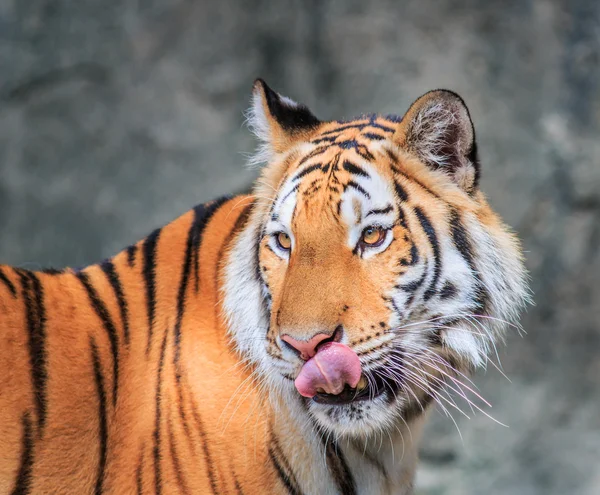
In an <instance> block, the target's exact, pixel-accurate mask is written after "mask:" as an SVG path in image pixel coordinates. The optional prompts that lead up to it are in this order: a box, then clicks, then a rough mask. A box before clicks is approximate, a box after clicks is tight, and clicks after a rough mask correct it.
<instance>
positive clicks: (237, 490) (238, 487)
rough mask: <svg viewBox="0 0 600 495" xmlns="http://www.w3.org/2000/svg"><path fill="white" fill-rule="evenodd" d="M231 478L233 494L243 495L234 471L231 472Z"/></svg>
mask: <svg viewBox="0 0 600 495" xmlns="http://www.w3.org/2000/svg"><path fill="white" fill-rule="evenodd" d="M231 477H232V478H233V484H234V485H235V493H237V495H244V491H243V490H242V486H241V485H240V482H239V481H238V479H237V476H236V475H235V471H234V470H233V469H232V470H231Z"/></svg>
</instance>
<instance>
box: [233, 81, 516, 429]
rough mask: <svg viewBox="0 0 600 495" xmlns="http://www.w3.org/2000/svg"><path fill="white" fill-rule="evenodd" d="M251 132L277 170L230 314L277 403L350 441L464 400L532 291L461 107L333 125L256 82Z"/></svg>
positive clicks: (451, 100) (261, 185) (245, 241)
mask: <svg viewBox="0 0 600 495" xmlns="http://www.w3.org/2000/svg"><path fill="white" fill-rule="evenodd" d="M249 123H250V125H251V127H252V129H253V130H254V132H255V134H256V135H257V137H258V139H259V140H260V143H261V145H260V148H259V151H258V154H257V158H256V161H260V162H265V163H266V165H265V167H264V168H263V171H262V176H261V178H260V179H259V180H258V181H257V184H256V186H255V190H254V197H255V204H254V207H253V209H252V211H251V213H250V218H249V219H248V222H247V227H246V228H245V229H244V230H243V231H242V232H241V233H240V235H239V236H238V238H237V239H236V241H235V243H234V246H233V248H232V250H231V252H230V254H229V258H228V260H229V261H228V265H227V267H226V269H225V283H224V309H225V313H226V317H227V318H228V321H229V324H230V331H231V336H232V339H233V341H234V342H235V344H236V346H237V348H238V350H239V351H240V352H241V353H242V355H243V356H244V357H245V358H246V359H247V360H248V361H250V362H251V363H253V364H254V365H255V367H256V372H257V374H258V376H259V377H260V378H261V379H262V380H263V382H264V384H266V386H267V387H268V389H269V390H270V391H271V393H273V394H278V396H280V397H283V398H284V400H286V401H290V402H299V403H301V404H302V406H303V407H304V409H305V411H306V412H307V413H308V414H309V415H310V416H311V417H312V418H313V419H314V420H315V421H316V422H317V423H318V424H319V425H320V427H321V428H323V429H324V430H326V431H330V432H334V433H335V434H337V435H349V436H361V435H370V434H372V433H373V432H376V431H384V430H386V429H389V428H394V426H395V425H397V424H398V422H402V421H405V422H406V421H410V420H411V419H412V418H414V416H415V415H418V414H419V413H420V412H422V411H423V410H424V409H425V407H426V406H427V404H428V403H429V402H432V401H434V400H435V401H437V402H439V403H440V404H441V405H442V406H444V400H447V399H446V398H445V393H446V390H447V387H449V388H450V389H454V390H457V389H458V390H459V393H460V390H462V391H463V393H464V392H465V389H464V387H465V383H464V380H462V379H461V376H463V375H462V374H463V373H464V372H466V371H468V370H470V369H471V368H474V367H477V366H483V365H485V364H486V362H487V359H488V355H489V352H490V350H491V349H493V348H494V345H495V343H496V341H497V340H499V339H500V338H501V337H502V334H503V331H504V329H505V327H506V326H508V325H511V324H512V323H513V322H514V321H515V319H516V318H517V316H518V313H519V310H520V309H521V307H522V306H523V304H524V303H525V302H526V301H527V297H528V295H527V294H528V293H527V287H526V282H525V271H524V268H523V260H522V255H521V250H520V247H519V244H518V241H517V240H516V238H515V237H514V236H513V235H512V234H511V233H510V232H509V231H508V229H507V228H506V227H505V226H504V224H503V223H502V222H501V220H500V219H499V218H498V217H497V216H496V214H494V213H493V211H492V210H491V209H490V207H489V206H488V204H487V202H486V200H485V198H484V196H483V194H482V193H481V192H480V190H479V175H480V172H479V161H478V157H477V148H476V143H475V132H474V128H473V124H472V122H471V118H470V116H469V112H468V110H467V108H466V106H465V104H464V102H463V100H462V99H461V98H460V97H459V96H458V95H456V94H455V93H452V92H450V91H443V90H438V91H432V92H429V93H426V94H425V95H423V96H422V97H420V98H419V99H418V100H416V102H415V103H413V105H412V106H411V107H410V108H409V110H408V111H407V112H406V114H405V115H404V117H402V118H399V117H395V116H385V117H384V116H378V115H365V116H361V117H359V118H356V119H353V120H348V121H320V120H319V119H317V117H315V116H314V115H313V114H312V113H311V112H310V111H309V110H308V109H307V108H306V107H305V106H303V105H299V104H297V103H295V102H293V101H292V100H290V99H288V98H286V97H283V96H281V95H279V94H278V93H276V92H274V91H273V90H272V89H270V88H269V87H268V86H267V85H266V84H265V83H264V82H263V81H261V80H257V81H256V83H255V85H254V91H253V105H252V108H251V110H250V113H249ZM445 387H446V388H445Z"/></svg>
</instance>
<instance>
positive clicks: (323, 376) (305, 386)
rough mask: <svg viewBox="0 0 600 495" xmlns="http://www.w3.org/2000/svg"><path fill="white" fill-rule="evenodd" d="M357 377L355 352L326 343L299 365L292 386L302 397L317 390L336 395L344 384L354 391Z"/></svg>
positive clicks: (336, 344)
mask: <svg viewBox="0 0 600 495" xmlns="http://www.w3.org/2000/svg"><path fill="white" fill-rule="evenodd" d="M360 375H361V368H360V361H359V359H358V356H357V355H356V353H355V352H354V351H353V350H352V349H350V347H348V346H347V345H344V344H340V343H339V342H327V343H326V344H323V345H322V346H321V347H319V350H318V351H317V353H316V354H315V355H314V356H313V357H312V358H311V359H309V360H308V361H307V362H306V363H305V364H304V366H302V369H301V370H300V374H299V375H298V377H297V378H296V381H295V385H296V389H297V390H298V392H300V395H303V396H304V397H314V396H315V395H317V390H319V389H322V390H323V391H325V392H326V393H328V394H333V395H337V394H339V393H341V391H342V390H343V389H344V386H345V385H346V384H348V385H349V386H350V387H352V388H355V387H356V385H358V382H359V381H360Z"/></svg>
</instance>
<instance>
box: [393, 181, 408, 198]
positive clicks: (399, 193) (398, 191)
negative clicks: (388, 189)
mask: <svg viewBox="0 0 600 495" xmlns="http://www.w3.org/2000/svg"><path fill="white" fill-rule="evenodd" d="M394 190H395V191H396V195H397V196H398V199H399V200H400V201H402V202H406V201H408V193H407V192H406V189H404V188H403V187H402V186H401V185H400V183H399V182H398V181H397V180H395V181H394Z"/></svg>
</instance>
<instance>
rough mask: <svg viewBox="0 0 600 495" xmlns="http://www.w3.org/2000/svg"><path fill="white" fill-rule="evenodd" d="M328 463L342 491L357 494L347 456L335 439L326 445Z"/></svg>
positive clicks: (347, 493)
mask: <svg viewBox="0 0 600 495" xmlns="http://www.w3.org/2000/svg"><path fill="white" fill-rule="evenodd" d="M326 449H327V450H326V455H327V465H328V466H329V471H330V472H331V476H332V477H333V479H334V481H335V483H336V484H337V486H338V488H339V491H340V493H343V494H344V495H355V494H356V482H355V481H354V477H353V476H352V473H351V472H350V468H349V467H348V463H347V462H346V457H345V456H344V453H343V452H342V451H341V449H340V447H339V445H338V444H337V442H335V441H330V442H328V444H327V445H326Z"/></svg>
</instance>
